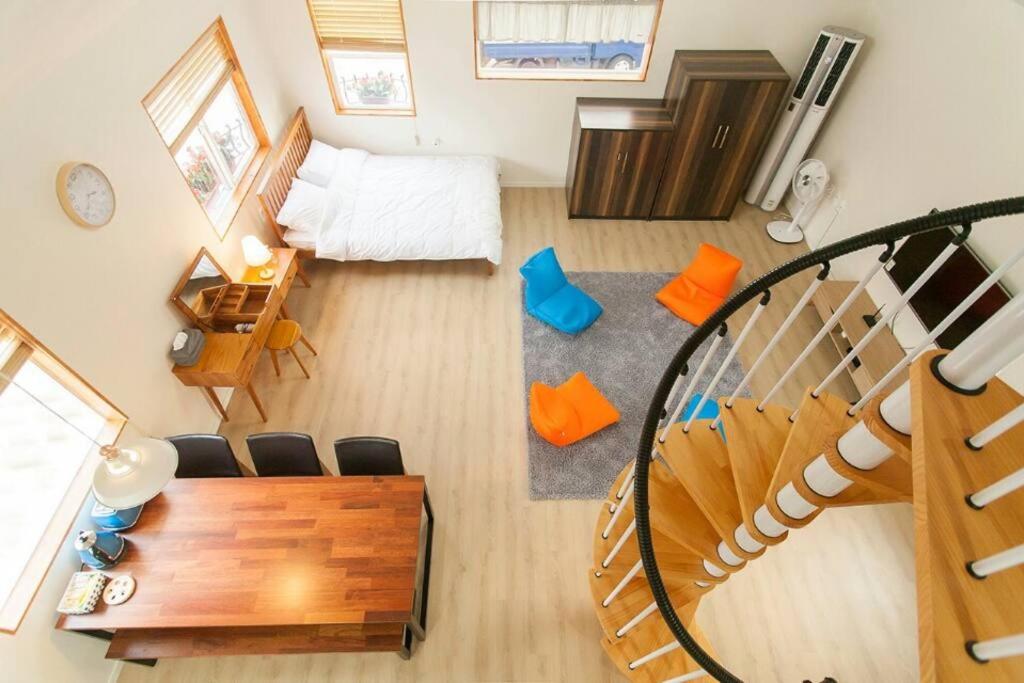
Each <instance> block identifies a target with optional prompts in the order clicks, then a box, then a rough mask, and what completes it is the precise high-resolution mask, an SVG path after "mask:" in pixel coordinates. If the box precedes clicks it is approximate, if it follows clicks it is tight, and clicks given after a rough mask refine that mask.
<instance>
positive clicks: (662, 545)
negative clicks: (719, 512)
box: [593, 463, 729, 583]
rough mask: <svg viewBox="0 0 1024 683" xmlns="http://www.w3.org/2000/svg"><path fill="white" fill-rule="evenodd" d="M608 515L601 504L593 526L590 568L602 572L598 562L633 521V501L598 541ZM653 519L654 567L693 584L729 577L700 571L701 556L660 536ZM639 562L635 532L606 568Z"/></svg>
mask: <svg viewBox="0 0 1024 683" xmlns="http://www.w3.org/2000/svg"><path fill="white" fill-rule="evenodd" d="M652 464H653V463H652ZM611 516H612V513H611V512H610V511H609V509H608V505H607V504H604V505H603V506H602V509H601V512H600V514H598V516H597V524H596V525H595V527H594V540H593V566H594V569H596V570H603V568H602V567H601V563H602V562H603V561H604V559H605V558H606V557H608V553H610V552H611V550H612V548H614V547H615V544H616V543H617V542H618V540H619V537H620V536H621V535H622V532H624V531H625V530H626V528H627V527H628V526H629V523H630V522H631V521H632V520H633V519H634V509H633V501H632V500H630V501H628V502H627V504H626V507H625V509H624V510H623V511H622V515H621V516H620V517H619V520H618V521H617V522H616V523H615V526H614V527H613V528H612V533H611V534H609V535H608V538H602V536H601V533H602V532H603V531H604V528H605V527H606V526H607V525H608V520H609V519H611ZM653 518H654V515H653V514H652V519H651V542H652V543H653V545H654V551H655V553H656V554H657V556H658V566H659V568H660V569H661V570H662V571H663V572H664V571H673V572H676V573H680V574H685V575H686V576H688V577H690V578H692V579H693V580H694V581H705V582H708V583H721V582H723V581H725V580H726V579H727V578H729V575H728V574H726V575H725V576H722V577H715V576H712V575H711V574H708V572H707V570H706V569H705V568H704V563H703V556H702V555H701V554H699V553H697V552H695V551H694V550H692V549H691V548H690V547H689V546H687V545H681V544H680V543H678V542H677V541H676V540H674V539H673V538H672V537H670V536H667V535H665V534H664V533H662V532H661V531H660V530H659V529H658V528H657V526H656V525H655V523H654V519H653ZM639 559H640V547H639V546H638V545H637V540H636V532H635V531H634V532H633V534H632V535H631V536H630V538H628V539H626V543H625V544H624V545H623V546H622V548H620V549H619V552H618V554H616V556H615V558H614V559H613V560H612V562H611V564H610V565H609V568H620V569H621V570H622V571H628V570H629V568H630V567H632V566H633V565H634V564H636V561H637V560H639ZM716 564H719V563H716Z"/></svg>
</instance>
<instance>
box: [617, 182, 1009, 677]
mask: <svg viewBox="0 0 1024 683" xmlns="http://www.w3.org/2000/svg"><path fill="white" fill-rule="evenodd" d="M1021 213H1024V197H1010V198H1007V199H999V200H995V201H990V202H983V203H980V204H972V205H969V206H964V207H960V208H956V209H950V210H948V211H939V212H935V213H931V214H928V215H926V216H921V217H919V218H914V219H911V220H906V221H902V222H899V223H893V224H892V225H887V226H885V227H882V228H877V229H875V230H871V231H870V232H866V233H862V234H860V235H856V236H854V237H850V238H847V239H844V240H841V241H839V242H835V243H833V244H830V245H828V246H827V247H823V248H821V249H816V250H814V251H811V252H808V253H806V254H803V255H802V256H799V257H797V258H794V259H793V260H791V261H789V262H787V263H784V264H782V265H781V266H779V267H777V268H775V269H774V270H772V271H771V272H769V273H766V274H764V275H762V276H761V277H759V278H757V279H756V280H754V281H753V282H751V283H750V284H748V285H747V286H746V287H744V288H743V289H741V290H740V291H738V292H736V293H735V294H734V295H732V296H731V297H730V298H729V299H728V300H727V301H726V302H725V303H724V304H722V306H721V307H719V308H718V310H716V311H715V312H714V313H713V314H712V315H711V317H709V318H708V319H707V320H706V321H704V323H703V324H702V325H700V326H699V327H698V328H697V329H696V330H694V332H693V333H692V334H691V335H690V336H689V337H688V338H687V339H686V341H685V342H684V343H683V345H682V346H681V347H680V348H679V351H678V352H676V355H675V356H674V357H673V358H672V361H671V362H670V363H669V364H668V367H666V368H665V372H664V373H663V374H662V376H661V380H660V381H659V382H658V386H657V388H656V389H655V391H654V396H653V397H652V398H651V403H650V406H649V407H648V410H647V416H646V418H645V419H644V425H643V429H642V430H641V433H640V443H639V445H638V448H637V456H636V471H635V480H634V483H633V487H634V488H633V498H634V510H635V518H636V536H637V544H638V545H639V549H640V558H641V561H642V562H643V568H644V574H645V576H646V577H647V581H648V583H649V585H650V589H651V593H652V594H653V595H654V599H655V602H657V604H658V610H659V611H660V613H661V616H662V618H663V619H664V620H665V623H666V625H667V626H668V627H669V630H671V631H672V634H673V635H674V636H675V638H676V640H677V641H678V642H679V644H680V645H681V646H682V647H683V649H685V650H686V652H687V653H688V654H689V655H690V657H692V658H693V660H694V661H695V662H696V663H697V664H698V665H699V666H700V667H701V668H703V669H704V671H705V672H707V673H708V675H710V676H712V677H714V678H715V679H716V680H718V681H723V682H728V683H741V679H740V678H738V677H737V676H735V675H734V674H732V673H731V672H730V671H729V670H728V669H726V668H725V667H723V666H722V665H721V664H719V663H718V662H717V661H716V660H715V659H714V658H713V657H711V656H710V655H709V654H708V653H707V652H705V651H704V649H703V648H702V647H701V646H700V644H699V643H698V642H697V641H696V640H695V639H694V638H693V636H692V635H691V634H690V632H689V631H687V630H686V627H685V625H684V624H683V623H682V621H681V620H680V619H679V615H678V614H677V613H676V611H675V608H674V607H673V606H672V603H671V601H670V600H669V596H668V591H667V590H666V588H665V584H664V582H663V581H662V578H661V574H660V572H659V571H658V560H657V554H656V549H655V548H654V544H653V541H652V538H651V523H650V505H649V501H648V474H649V466H650V463H651V457H652V453H651V444H653V443H654V439H655V436H656V432H657V430H658V427H659V423H660V421H661V419H662V417H663V415H664V414H665V412H664V411H665V410H666V409H667V408H669V406H666V405H665V403H666V400H667V399H668V397H669V394H670V392H671V390H672V386H673V384H675V383H676V380H677V378H678V377H680V376H685V375H686V374H687V370H688V363H689V361H690V358H691V357H692V356H693V353H694V352H695V351H696V350H697V348H698V347H699V346H700V345H701V344H702V343H703V342H704V341H705V340H706V339H707V338H708V337H710V336H711V335H712V334H714V333H715V332H716V331H717V330H718V329H720V327H721V326H722V325H723V324H724V323H726V322H727V321H728V319H729V318H730V317H731V316H732V315H733V314H734V313H736V312H737V311H738V310H739V309H740V308H741V307H743V306H744V305H745V304H747V303H748V302H750V301H752V300H754V299H755V298H757V297H759V296H763V295H764V294H765V293H766V292H768V291H770V290H771V288H772V287H774V286H775V285H777V284H779V283H780V282H782V281H784V280H786V279H788V278H791V277H793V276H795V275H798V274H799V273H802V272H803V271H805V270H807V269H810V268H814V267H818V266H826V267H827V266H828V264H829V263H830V262H831V261H833V260H835V259H837V258H839V257H841V256H846V255H848V254H852V253H855V252H858V251H861V250H864V249H867V248H870V247H874V246H881V245H888V246H890V247H891V246H892V245H894V244H895V243H896V242H897V241H898V240H901V239H903V238H905V237H909V236H911V235H916V234H919V233H923V232H928V231H929V230H938V229H941V228H945V227H948V226H961V227H963V228H965V229H969V228H970V226H972V225H973V224H975V223H977V222H979V221H982V220H986V219H990V218H996V217H999V216H1009V215H1013V214H1021ZM889 253H890V255H891V250H890V251H889Z"/></svg>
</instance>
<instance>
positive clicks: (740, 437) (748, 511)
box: [719, 398, 792, 545]
mask: <svg viewBox="0 0 1024 683" xmlns="http://www.w3.org/2000/svg"><path fill="white" fill-rule="evenodd" d="M757 403H758V402H757V401H755V400H753V399H749V398H738V399H736V400H735V401H734V402H733V405H732V408H727V407H726V406H725V401H719V404H720V407H719V409H720V411H721V415H722V425H723V427H724V429H725V434H726V448H727V451H728V453H729V464H730V465H731V467H732V476H733V480H734V481H735V483H736V494H737V496H739V504H740V511H741V512H742V514H743V523H744V524H745V525H746V527H747V531H749V532H750V535H751V536H753V537H754V538H755V539H756V540H757V541H759V542H761V543H764V544H765V545H775V544H777V543H781V542H782V541H784V540H786V536H787V535H788V533H784V534H782V535H781V536H777V537H775V538H772V537H771V536H767V535H765V534H762V533H761V532H760V531H758V530H757V526H755V525H754V512H755V511H757V509H758V508H759V507H761V504H762V503H764V492H765V491H767V490H768V487H769V486H771V483H772V475H773V474H775V470H776V468H777V467H778V464H779V458H780V457H781V456H782V449H783V448H784V447H785V445H786V438H787V437H788V436H789V429H790V427H792V423H791V422H790V421H789V411H788V410H786V409H785V408H783V407H782V406H777V405H768V406H765V409H764V411H763V412H758V410H757Z"/></svg>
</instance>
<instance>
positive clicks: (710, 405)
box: [679, 392, 725, 441]
mask: <svg viewBox="0 0 1024 683" xmlns="http://www.w3.org/2000/svg"><path fill="white" fill-rule="evenodd" d="M703 397H704V394H701V393H700V392H695V393H694V394H693V396H692V397H691V398H690V402H689V403H688V404H686V409H685V410H684V411H683V415H682V417H680V418H679V422H686V421H687V420H689V419H690V416H691V415H693V411H695V410H697V404H698V403H700V400H701V398H703ZM716 417H718V401H712V400H711V399H708V402H707V403H705V404H704V406H703V407H702V408H701V409H700V414H698V415H697V419H698V420H714V419H715V418H716ZM715 430H716V431H717V432H718V433H719V434H721V435H722V441H725V425H724V424H722V423H721V422H719V423H718V426H717V427H715Z"/></svg>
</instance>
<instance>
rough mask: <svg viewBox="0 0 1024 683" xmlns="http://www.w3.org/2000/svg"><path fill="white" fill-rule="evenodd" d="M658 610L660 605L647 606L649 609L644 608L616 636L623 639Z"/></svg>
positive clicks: (655, 603)
mask: <svg viewBox="0 0 1024 683" xmlns="http://www.w3.org/2000/svg"><path fill="white" fill-rule="evenodd" d="M657 610H658V603H657V602H652V603H651V604H649V605H647V607H644V608H643V609H642V610H640V613H639V614H637V615H636V616H635V617H633V618H632V619H630V620H629V621H627V622H626V623H625V624H624V625H623V627H622V628H620V629H619V630H618V631H616V632H615V635H616V636H618V637H619V638H621V637H622V636H624V635H626V634H627V633H629V632H630V631H632V630H633V628H635V627H636V625H637V624H639V623H640V622H641V621H643V620H644V619H646V618H647V617H649V616H651V615H652V614H654V613H655V612H656V611H657Z"/></svg>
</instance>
